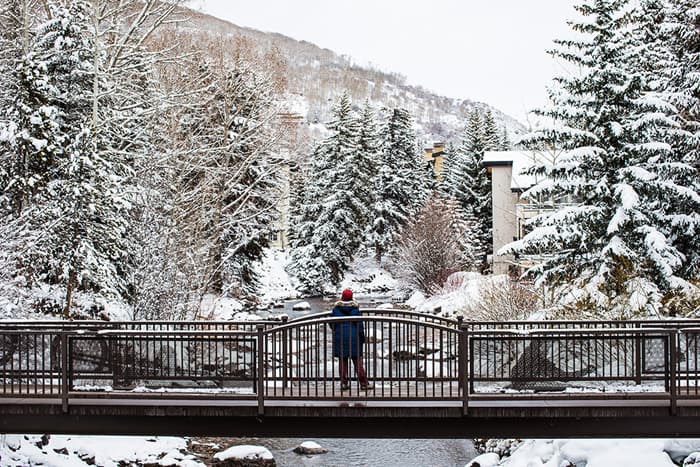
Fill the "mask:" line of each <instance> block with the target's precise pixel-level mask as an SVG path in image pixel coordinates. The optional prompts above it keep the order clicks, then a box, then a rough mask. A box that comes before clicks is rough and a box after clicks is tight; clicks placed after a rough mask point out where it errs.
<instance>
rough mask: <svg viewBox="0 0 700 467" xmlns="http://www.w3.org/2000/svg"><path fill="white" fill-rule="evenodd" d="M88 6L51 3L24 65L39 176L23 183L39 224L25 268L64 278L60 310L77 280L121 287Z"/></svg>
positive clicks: (117, 181) (111, 176)
mask: <svg viewBox="0 0 700 467" xmlns="http://www.w3.org/2000/svg"><path fill="white" fill-rule="evenodd" d="M88 11H89V8H88V5H87V4H85V3H84V2H82V1H74V2H71V4H70V7H69V8H68V9H65V8H61V7H52V19H51V20H50V21H48V22H47V23H45V24H44V25H42V26H40V27H39V28H38V31H37V33H36V38H35V41H34V42H33V45H32V51H31V52H30V53H29V54H28V56H27V59H26V60H25V64H24V70H23V76H24V77H25V83H26V86H27V88H28V93H29V94H30V95H32V96H33V100H32V101H30V103H31V104H33V105H27V106H26V107H24V108H23V112H25V114H27V115H32V116H31V117H29V118H28V120H29V123H30V124H31V126H30V127H29V128H27V134H28V135H30V136H28V138H27V140H29V141H30V142H31V144H32V145H33V147H34V149H35V150H34V152H33V153H32V152H29V161H30V164H28V165H29V167H30V173H32V174H39V175H37V177H36V182H35V183H34V184H33V185H31V187H32V189H33V190H34V193H33V194H34V199H33V200H32V207H31V209H28V210H26V211H24V212H23V213H22V216H24V217H25V218H26V220H27V224H28V225H33V226H34V229H35V230H36V231H39V232H41V235H40V236H39V237H38V240H36V241H34V242H33V243H32V244H30V245H27V250H28V251H27V255H28V259H29V260H30V261H28V263H29V264H31V265H32V266H31V268H32V269H33V270H32V271H30V275H32V276H34V277H35V278H41V279H42V280H46V281H48V282H50V283H58V284H61V285H63V286H64V287H65V289H66V302H65V309H64V313H65V314H66V315H68V314H69V313H70V309H71V304H72V297H73V294H74V293H75V291H76V290H78V289H92V290H97V291H100V292H101V293H103V294H105V295H112V296H120V295H121V294H123V293H124V291H125V282H124V277H122V276H120V275H119V272H118V270H117V267H116V264H118V263H119V261H120V260H121V259H122V257H123V254H124V253H123V252H125V251H128V250H129V248H128V247H127V245H126V243H125V240H124V233H125V229H126V223H127V220H126V219H125V215H124V213H125V212H126V209H127V207H128V202H127V201H126V200H125V199H124V198H123V193H124V191H125V190H124V186H123V180H124V177H125V175H126V174H127V173H128V168H127V167H126V166H124V164H123V163H121V162H120V161H119V160H118V159H117V160H114V159H112V158H110V157H107V154H109V151H108V148H109V143H110V142H109V140H108V139H107V135H106V134H105V132H104V131H103V127H102V125H101V123H102V122H104V121H109V117H108V115H107V113H108V112H109V109H110V106H109V103H108V102H104V105H101V103H100V102H98V101H97V100H98V99H99V96H101V95H104V94H105V90H106V89H108V88H109V85H108V83H107V82H106V81H105V79H104V75H103V74H101V69H100V67H101V66H102V63H101V62H100V56H96V55H94V50H95V48H96V46H95V44H94V42H93V40H92V37H91V34H90V23H89V21H88ZM105 100H106V98H105ZM32 112H33V113H32ZM102 112H105V113H102ZM25 147H28V146H25ZM33 163H36V164H37V166H36V167H37V168H36V169H35V170H32V169H31V167H32V164H33ZM39 182H40V183H39Z"/></svg>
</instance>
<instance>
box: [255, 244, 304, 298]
mask: <svg viewBox="0 0 700 467" xmlns="http://www.w3.org/2000/svg"><path fill="white" fill-rule="evenodd" d="M288 262H289V257H288V255H287V252H285V251H281V250H278V249H276V248H268V249H267V250H265V255H264V257H263V260H262V262H261V263H259V264H256V266H255V272H256V273H257V274H258V275H259V277H260V293H259V297H260V301H261V302H262V303H273V302H276V301H279V300H284V299H287V298H296V297H298V296H299V292H298V291H297V290H296V289H295V288H294V286H293V285H292V281H291V279H290V278H289V275H288V274H287V271H286V270H285V268H286V267H287V263H288Z"/></svg>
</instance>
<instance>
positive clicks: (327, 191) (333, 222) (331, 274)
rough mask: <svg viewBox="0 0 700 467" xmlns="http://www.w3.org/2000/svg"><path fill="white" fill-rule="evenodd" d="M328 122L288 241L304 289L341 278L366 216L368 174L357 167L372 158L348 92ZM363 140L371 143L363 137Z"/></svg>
mask: <svg viewBox="0 0 700 467" xmlns="http://www.w3.org/2000/svg"><path fill="white" fill-rule="evenodd" d="M328 127H329V128H330V129H331V131H333V134H332V135H331V136H330V137H328V138H327V139H325V140H324V141H323V142H322V143H321V144H320V145H319V146H318V147H317V148H316V150H315V152H314V155H313V160H312V163H311V168H310V172H309V178H308V179H307V183H306V190H305V191H306V195H305V197H304V202H305V206H303V207H302V213H301V215H300V216H299V217H298V218H297V219H295V222H296V223H298V226H297V227H296V232H297V237H298V238H297V239H296V240H295V242H294V243H293V244H292V248H293V249H294V250H295V251H294V252H293V253H292V261H291V263H290V271H291V272H292V273H293V274H294V275H295V276H296V277H297V278H299V280H300V281H302V282H303V285H304V286H305V288H306V289H307V290H308V291H311V290H314V291H318V290H319V288H321V287H322V286H323V285H324V284H325V283H326V282H329V281H330V282H332V283H334V284H337V283H338V282H339V281H340V280H341V279H342V277H343V274H344V272H345V271H346V270H347V269H348V267H349V266H350V262H351V261H352V258H353V255H354V254H355V253H356V251H357V249H358V247H359V246H360V244H361V242H362V238H363V232H364V224H365V222H366V219H367V217H368V214H367V205H366V200H365V199H363V198H362V197H363V196H366V195H367V191H366V190H367V186H368V183H367V177H368V174H367V173H361V171H363V170H367V168H371V157H370V154H367V153H366V152H364V151H363V150H361V149H360V147H359V146H358V141H359V139H360V134H361V127H360V125H359V123H358V120H357V118H356V117H355V115H354V114H353V112H352V109H351V103H350V98H349V97H348V95H347V94H343V96H342V97H341V98H340V100H339V102H338V105H337V106H336V107H335V109H334V120H333V121H332V122H331V123H330V124H329V125H328ZM368 130H369V129H368ZM368 135H369V133H367V134H366V135H365V137H367V136H368ZM364 144H371V143H370V141H369V140H366V139H365V141H364ZM312 258H318V259H313V261H312ZM321 263H322V264H323V266H322V267H321V266H320V264H321ZM310 267H313V268H315V269H316V271H315V272H312V271H311V270H310V269H309V268H310ZM321 273H323V276H321Z"/></svg>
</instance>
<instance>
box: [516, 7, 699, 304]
mask: <svg viewBox="0 0 700 467" xmlns="http://www.w3.org/2000/svg"><path fill="white" fill-rule="evenodd" d="M577 10H578V11H579V12H580V13H581V14H582V15H583V18H582V19H581V20H580V21H577V22H574V23H572V27H573V28H574V30H576V31H578V32H579V33H582V34H584V35H585V36H586V37H585V38H583V39H579V40H569V41H557V43H558V45H559V48H558V49H557V50H555V51H554V52H553V54H554V56H556V57H559V58H562V59H564V60H567V61H569V62H571V63H572V64H574V65H576V66H579V67H581V68H582V73H581V74H580V75H578V76H571V77H561V78H558V79H557V84H558V85H559V86H558V88H557V89H555V90H553V92H552V93H551V97H552V101H553V105H552V107H551V108H549V109H547V110H545V111H543V112H541V114H542V115H545V116H547V117H550V118H551V119H552V121H553V122H554V123H555V124H554V125H552V126H550V127H548V128H545V129H543V130H539V131H537V132H535V133H534V134H532V135H530V136H529V137H528V141H529V142H530V143H534V144H538V143H539V144H541V143H545V144H547V145H548V146H549V147H551V148H555V149H557V150H565V151H567V152H566V155H565V156H564V157H561V158H559V159H558V161H557V162H556V163H555V164H553V166H550V167H547V166H544V165H543V166H540V167H538V168H537V169H536V171H537V172H539V173H542V174H545V175H546V176H547V177H548V180H547V181H546V182H545V183H541V184H539V185H537V186H535V187H534V188H532V189H531V190H529V192H528V193H525V196H544V197H546V198H552V199H554V200H570V201H574V202H575V203H576V204H575V205H573V206H569V207H564V208H562V209H560V210H558V211H556V212H554V213H552V214H544V215H542V216H539V217H538V218H536V219H535V221H534V225H535V229H534V230H533V232H531V233H530V234H528V235H526V236H525V237H524V238H523V239H522V241H519V242H515V243H512V244H510V245H509V246H507V247H506V248H505V249H504V250H503V252H517V253H521V254H545V255H546V256H545V259H544V260H543V261H542V262H541V263H539V264H538V265H537V266H535V267H533V268H531V269H530V271H529V272H530V273H532V274H534V275H535V276H537V278H538V280H539V281H540V282H544V283H549V284H554V285H566V286H572V287H573V288H574V289H576V290H577V305H578V306H579V307H581V308H582V309H586V311H590V312H594V313H597V312H603V313H606V314H607V315H608V316H615V317H624V316H631V315H634V314H635V313H646V314H651V313H655V312H658V304H659V302H660V300H661V298H662V296H663V295H664V294H666V293H669V292H671V291H674V290H678V289H679V288H684V287H689V284H688V282H687V281H686V280H684V278H682V277H681V275H680V272H681V270H682V267H683V263H684V261H685V258H684V255H683V254H682V252H681V251H680V250H679V249H678V247H677V244H676V241H675V240H674V238H673V236H670V235H669V233H670V232H669V225H670V224H672V223H674V222H676V221H682V219H678V216H677V215H676V213H675V212H674V211H675V208H674V207H673V206H674V204H676V203H677V202H681V203H682V202H685V201H687V200H693V199H695V200H697V198H698V194H697V192H695V191H694V190H692V189H691V188H689V187H687V186H683V185H680V184H679V183H678V181H679V179H677V178H675V177H672V176H670V175H669V174H670V172H669V169H670V168H671V166H673V167H674V169H673V170H674V171H678V172H687V171H688V169H689V167H688V166H687V165H683V164H682V163H680V162H678V161H676V160H674V153H675V148H674V145H673V144H674V143H673V141H674V137H673V135H674V134H678V132H679V127H678V124H677V122H676V120H675V118H674V117H675V115H674V111H675V109H674V108H673V107H672V106H670V105H668V103H667V102H665V101H664V100H663V98H662V97H663V96H661V95H660V94H659V93H657V92H654V86H653V83H651V82H650V81H649V79H648V75H647V74H646V73H645V71H644V69H640V68H639V67H638V66H637V65H638V63H639V56H638V54H639V53H643V52H640V51H643V49H644V48H643V47H640V43H639V42H638V37H636V36H635V34H634V26H635V23H634V16H633V15H632V14H631V10H630V8H629V5H628V2H627V1H625V0H595V1H589V2H584V3H583V4H582V5H580V6H578V7H577ZM636 40H637V41H636ZM647 58H649V59H650V57H647Z"/></svg>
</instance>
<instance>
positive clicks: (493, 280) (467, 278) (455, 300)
mask: <svg viewBox="0 0 700 467" xmlns="http://www.w3.org/2000/svg"><path fill="white" fill-rule="evenodd" d="M507 280H508V276H506V275H497V276H483V275H481V274H479V273H476V272H456V273H454V274H452V275H450V277H448V278H447V282H446V283H445V285H444V286H443V288H442V289H441V290H440V291H439V292H437V293H436V294H435V295H433V296H431V297H428V298H426V297H425V295H423V294H422V293H421V292H414V294H413V295H411V297H410V298H409V299H408V301H406V304H407V305H408V306H410V307H411V308H415V310H416V311H420V312H425V313H430V312H434V311H435V310H437V309H439V310H440V311H441V312H442V314H445V315H452V314H454V313H456V312H459V311H461V310H463V309H464V308H465V307H466V306H468V305H470V304H474V303H476V302H479V301H480V300H481V290H483V288H484V287H487V286H489V285H492V284H498V283H501V282H504V281H507Z"/></svg>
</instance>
